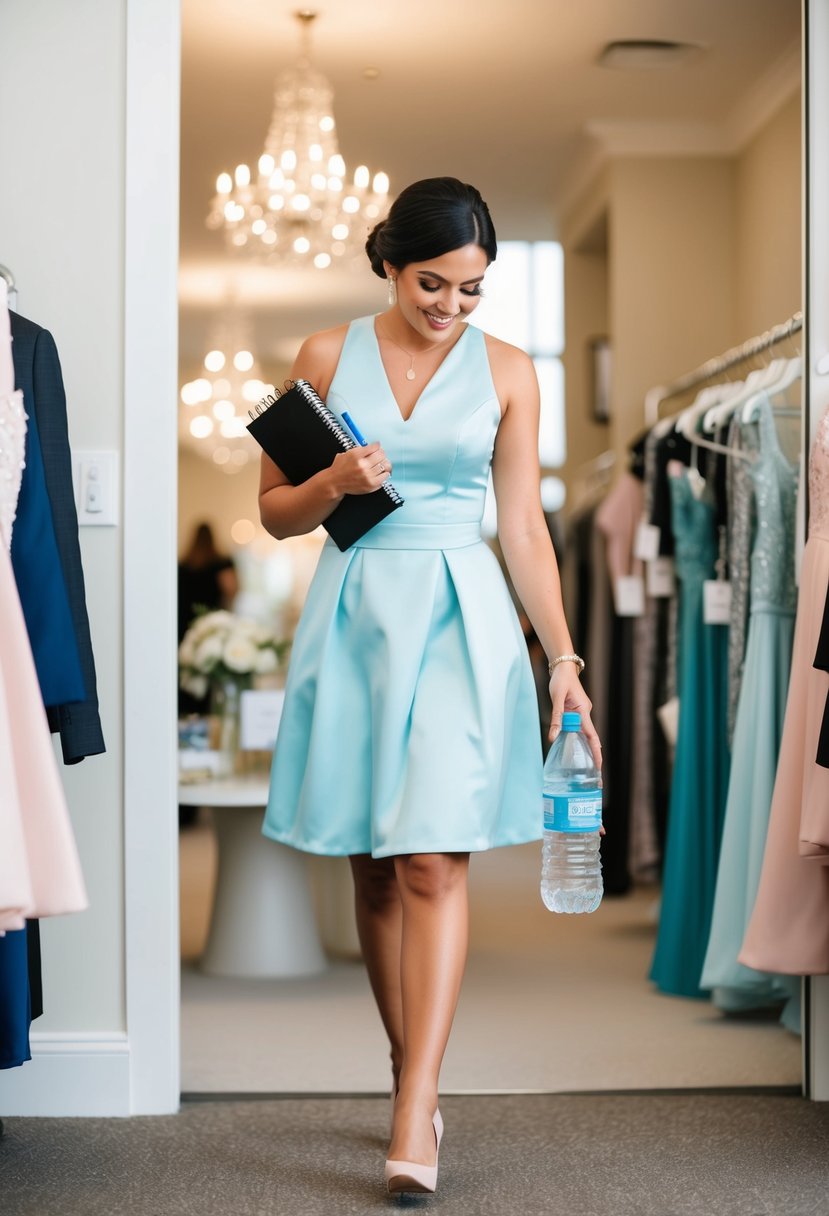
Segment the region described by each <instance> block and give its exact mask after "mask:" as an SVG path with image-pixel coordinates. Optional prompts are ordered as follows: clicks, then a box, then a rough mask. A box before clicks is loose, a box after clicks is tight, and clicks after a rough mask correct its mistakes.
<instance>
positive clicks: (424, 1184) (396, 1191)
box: [385, 1110, 443, 1195]
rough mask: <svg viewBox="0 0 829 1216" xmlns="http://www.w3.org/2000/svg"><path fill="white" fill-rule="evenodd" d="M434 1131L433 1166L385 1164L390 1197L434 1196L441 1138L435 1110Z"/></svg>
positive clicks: (441, 1123)
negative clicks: (407, 1194)
mask: <svg viewBox="0 0 829 1216" xmlns="http://www.w3.org/2000/svg"><path fill="white" fill-rule="evenodd" d="M432 1127H433V1128H434V1129H435V1164H434V1165H420V1163H419V1162H417V1161H394V1160H392V1159H391V1158H389V1160H388V1161H387V1162H386V1169H385V1178H386V1186H387V1187H388V1188H389V1194H390V1195H402V1194H403V1193H404V1192H405V1191H407V1192H409V1193H413V1194H417V1195H434V1193H435V1190H436V1189H437V1185H438V1153H439V1152H440V1142H441V1139H442V1137H443V1119H442V1118H441V1117H440V1111H439V1110H436V1111H435V1113H434V1115H433V1117H432Z"/></svg>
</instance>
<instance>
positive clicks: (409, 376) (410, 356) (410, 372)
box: [380, 333, 425, 379]
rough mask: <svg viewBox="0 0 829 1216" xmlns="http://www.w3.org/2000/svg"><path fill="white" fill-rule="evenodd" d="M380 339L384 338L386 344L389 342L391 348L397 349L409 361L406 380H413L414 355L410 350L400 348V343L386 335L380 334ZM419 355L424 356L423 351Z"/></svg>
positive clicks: (414, 372) (414, 373) (414, 374)
mask: <svg viewBox="0 0 829 1216" xmlns="http://www.w3.org/2000/svg"><path fill="white" fill-rule="evenodd" d="M380 338H385V340H387V342H390V343H391V345H393V347H396V348H397V350H402V353H404V354H405V355H406V356H407V358H408V359H410V367H408V371H407V372H406V379H414V377H416V375H417V373H416V371H414V355H413V354H412V353H411V350H406V348H405V347H401V345H400V343H399V342H395V340H394V338H390V337H389V334H388V333H380ZM421 354H423V355H424V354H425V350H422V351H421Z"/></svg>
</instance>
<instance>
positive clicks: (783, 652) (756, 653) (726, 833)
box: [700, 398, 800, 1029]
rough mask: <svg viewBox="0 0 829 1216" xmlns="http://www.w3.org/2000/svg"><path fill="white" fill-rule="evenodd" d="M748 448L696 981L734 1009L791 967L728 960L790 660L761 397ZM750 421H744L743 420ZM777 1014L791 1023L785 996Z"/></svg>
mask: <svg viewBox="0 0 829 1216" xmlns="http://www.w3.org/2000/svg"><path fill="white" fill-rule="evenodd" d="M757 409H758V410H759V417H758V423H757V438H758V439H759V445H758V443H757V442H753V443H749V444H748V445H745V446H747V447H748V448H749V449H750V448H754V449H756V450H757V455H756V458H755V459H754V461H753V462H752V464H751V465H750V466H749V473H750V476H751V480H752V482H753V485H754V497H755V503H756V517H757V528H756V533H755V541H754V546H753V549H752V552H751V592H750V595H751V615H750V618H749V627H748V641H747V644H746V655H745V666H744V670H743V677H742V684H741V687H740V699H739V702H738V705H737V717H736V721H735V726H734V744H733V761H732V767H731V774H730V779H729V786H728V800H727V803H726V809H725V823H724V827H723V837H722V846H721V850H720V863H719V869H718V872H717V885H716V894H715V898H714V910H713V917H712V922H711V936H710V938H709V941H708V949H707V952H706V955H705V961H704V965H703V970H702V978H701V980H700V986H701V987H702V988H710V989H712V994H711V995H712V1000H713V1002H714V1004H715V1005H717V1006H718V1007H719V1008H720V1009H723V1010H724V1011H726V1012H736V1011H739V1010H743V1009H750V1008H752V1007H760V1006H763V1005H768V1004H770V1003H773V1002H775V1001H788V1000H790V999H791V998H792V997H794V996H795V995H796V992H795V989H797V991H799V989H800V981H799V980H793V979H792V977H791V976H783V975H767V974H764V973H763V972H760V971H754V970H752V968H750V967H745V966H743V964H742V963H740V962H738V961H737V955H738V954H739V952H740V949H741V948H742V944H743V938H744V937H745V933H746V929H747V927H748V922H749V918H750V917H751V912H752V909H753V907H754V901H755V899H756V896H757V887H758V884H759V881H760V870H761V868H762V865H763V855H764V852H765V847H766V836H767V834H768V824H769V814H770V812H771V799H772V793H773V791H774V779H775V774H776V770H777V758H778V756H779V754H780V743H781V739H782V734H783V719H784V716H785V712H786V696H787V693H788V687H789V673H790V670H791V663H792V640H793V635H794V616H795V609H796V607H797V591H796V588H795V580H794V549H795V543H794V542H795V512H796V499H797V468H796V466H792V465H791V464H790V463H789V461H788V460H787V459H786V457H785V456H784V454H783V452H782V451H781V450H780V445H779V443H778V440H777V430H776V427H775V422H774V417H773V415H772V410H771V405H770V404H769V401H768V398H764V399H763V400H762V401H761V402H760V403H759V404H758V406H757ZM748 425H749V426H751V427H752V428H753V424H748ZM786 1020H787V1024H791V1025H792V1028H793V1029H796V1028H797V1010H796V1007H795V1003H792V1005H791V1006H790V1007H789V1008H788V1009H787V1013H786Z"/></svg>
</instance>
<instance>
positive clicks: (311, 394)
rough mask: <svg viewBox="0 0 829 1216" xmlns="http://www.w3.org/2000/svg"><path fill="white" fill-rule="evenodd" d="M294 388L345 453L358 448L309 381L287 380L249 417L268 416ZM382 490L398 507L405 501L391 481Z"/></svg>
mask: <svg viewBox="0 0 829 1216" xmlns="http://www.w3.org/2000/svg"><path fill="white" fill-rule="evenodd" d="M292 388H295V389H297V390H298V392H299V393H300V394H301V395H302V398H303V400H304V401H306V402H307V403H308V405H310V407H311V409H312V410H313V411H314V413H315V414H316V415H317V417H318V418H320V419H321V420H322V421H323V422H324V423H325V425H326V426H327V428H328V430H329V431H331V432H332V433H333V434H334V435H335V436H336V438H337V439H338V440H339V442H340V443H341V444H342V448H343V451H344V452H347V451H350V449H351V448H356V447H357V446H358V444H357V441H356V439H354V437H353V436H352V435H350V434H349V433H348V431H347V430H346V429H345V427H343V426H341V425H340V422H339V420H338V418H337V416H336V414H333V413H332V412H331V410H330V409H329V408H328V406H327V405H326V404H325V402H324V401H323V400H322V398H321V397H320V395H319V394H318V393H317V391H316V389H315V388H314V386H313V385H312V384H309V383H308V381H307V380H286V381H285V383H284V385H283V387H282V390H281V391H280V390H279V389H275V390H274V391H273V392H272V393H268V394H267V396H265V397H262V398H261V399H260V400H259V401H257V403H256V405H255V406H254V408H253V409H252V410H248V416H249V417H250V419H251V421H254V422H255V421H256V419H257V418H259V417H261V416H262V414H266V413H267V411H268V410H269V409H270V408H271V406H272V405H276V403H277V401H278V400H279V398H280V397H281V396H282V394H283V393H287V392H288V391H289V390H290V389H292ZM380 489H381V490H382V491H383V493H384V494H387V495H388V497H389V498H390V499H391V500H392V502H393V503H396V504H397V505H398V506H399V505H400V504H402V502H403V499H402V498H401V496H400V495H399V494H398V492H397V490H395V488H394V486H393V485H392V484H391V482H390V481H384V482H383V484H382V485H381V486H380Z"/></svg>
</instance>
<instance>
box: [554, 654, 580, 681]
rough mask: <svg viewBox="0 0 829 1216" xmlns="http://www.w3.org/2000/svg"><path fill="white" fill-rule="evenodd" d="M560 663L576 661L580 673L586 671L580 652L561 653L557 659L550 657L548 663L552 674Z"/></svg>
mask: <svg viewBox="0 0 829 1216" xmlns="http://www.w3.org/2000/svg"><path fill="white" fill-rule="evenodd" d="M559 663H575V664H576V666H577V667H578V669H579V675H581V673H582V672H583V671H584V659H583V658H582V657H581V655H578V654H560V655H559V656H558V658H556V659H550V660H549V662H548V663H547V671H548V672H549V673H550V675H551V676H552V674H553V672H554V671H555V669H556V667H558V665H559Z"/></svg>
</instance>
